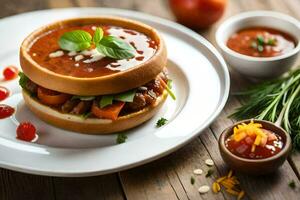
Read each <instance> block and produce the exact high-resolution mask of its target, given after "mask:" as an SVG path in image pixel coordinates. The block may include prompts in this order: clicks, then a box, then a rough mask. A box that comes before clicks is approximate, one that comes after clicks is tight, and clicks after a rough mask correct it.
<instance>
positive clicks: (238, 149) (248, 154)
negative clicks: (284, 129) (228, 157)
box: [225, 129, 284, 159]
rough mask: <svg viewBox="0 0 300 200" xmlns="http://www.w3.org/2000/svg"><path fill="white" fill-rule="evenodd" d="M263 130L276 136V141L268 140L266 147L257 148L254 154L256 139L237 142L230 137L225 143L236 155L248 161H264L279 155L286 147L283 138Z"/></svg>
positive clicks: (247, 138)
mask: <svg viewBox="0 0 300 200" xmlns="http://www.w3.org/2000/svg"><path fill="white" fill-rule="evenodd" d="M262 130H263V131H266V132H268V133H271V134H273V135H274V136H276V139H274V140H268V141H267V143H266V145H265V146H264V147H262V146H256V148H255V151H254V152H252V151H251V147H252V143H253V141H254V140H255V138H249V137H246V138H245V139H243V140H241V141H239V142H237V141H235V140H234V139H233V138H232V137H228V138H227V139H226V141H225V146H226V148H227V149H228V150H229V151H230V152H231V153H233V154H234V155H236V156H238V157H241V158H247V159H263V158H269V157H272V156H274V155H276V154H278V153H279V152H280V151H281V150H282V148H283V146H284V143H283V140H282V138H281V137H280V136H279V135H277V134H275V133H274V132H272V131H269V130H265V129H262Z"/></svg>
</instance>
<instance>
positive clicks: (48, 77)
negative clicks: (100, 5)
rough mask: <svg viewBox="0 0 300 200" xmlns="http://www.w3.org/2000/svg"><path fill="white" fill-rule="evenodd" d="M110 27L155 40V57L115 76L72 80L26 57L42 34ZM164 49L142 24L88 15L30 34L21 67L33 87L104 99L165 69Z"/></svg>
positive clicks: (22, 50)
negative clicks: (80, 26) (86, 26)
mask: <svg viewBox="0 0 300 200" xmlns="http://www.w3.org/2000/svg"><path fill="white" fill-rule="evenodd" d="M93 23H102V24H111V25H115V26H123V27H125V28H129V29H133V30H136V31H138V32H141V33H144V34H146V35H148V36H149V37H152V38H153V39H155V40H157V43H158V45H157V49H156V51H155V53H154V54H153V55H152V56H151V57H150V58H149V59H148V60H146V61H145V62H143V63H141V64H138V65H135V66H133V67H131V68H129V69H126V70H124V71H120V72H117V73H113V74H109V75H105V76H96V77H75V76H69V75H63V74H59V73H56V72H53V71H51V70H49V69H47V68H45V67H42V66H41V64H40V63H38V62H36V61H35V60H34V59H33V58H32V56H31V55H30V54H29V52H28V49H29V48H30V47H31V45H32V43H34V42H35V40H36V39H37V38H38V37H40V36H41V35H42V34H44V33H45V32H48V31H51V30H53V29H55V28H60V27H64V26H72V25H74V24H75V25H78V24H93ZM166 63H167V49H166V45H165V43H164V40H163V38H162V36H161V35H160V34H159V33H158V31H157V30H156V29H154V28H153V27H151V26H149V25H147V24H144V23H142V22H139V21H136V20H132V19H128V18H121V17H117V16H111V15H98V16H95V15H91V16H86V17H74V18H68V19H62V20H58V21H54V22H52V23H50V24H46V25H43V26H41V27H39V28H37V29H36V30H34V31H33V32H31V33H30V34H29V35H28V36H27V37H26V38H25V39H24V40H23V42H22V44H21V47H20V65H21V68H22V70H23V72H24V73H25V74H26V76H28V77H29V78H30V79H31V80H33V81H34V82H35V83H37V84H39V85H41V86H43V87H45V88H49V89H52V90H55V91H59V92H64V93H70V94H74V95H86V96H89V95H105V94H114V93H119V92H124V91H127V90H130V89H133V88H136V87H138V86H141V85H143V84H145V83H147V82H149V81H151V80H152V79H154V78H155V77H156V76H157V75H158V74H159V73H160V72H161V71H162V70H163V68H164V67H165V66H166Z"/></svg>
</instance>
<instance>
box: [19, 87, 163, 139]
mask: <svg viewBox="0 0 300 200" xmlns="http://www.w3.org/2000/svg"><path fill="white" fill-rule="evenodd" d="M22 93H23V97H24V101H25V103H26V105H27V106H28V107H29V109H30V110H31V111H32V112H33V113H34V114H35V115H37V116H38V117H39V118H40V119H42V120H43V121H45V122H47V123H49V124H52V125H54V126H57V127H60V128H62V129H66V130H70V131H75V132H80V133H85V134H98V135H101V134H109V133H115V132H119V131H124V130H127V129H130V128H133V127H136V126H138V125H140V124H142V123H143V122H145V121H147V120H149V119H150V118H152V117H153V116H154V115H155V113H157V112H158V110H159V109H160V108H161V106H162V105H163V103H164V102H165V100H166V99H167V96H168V93H167V92H166V91H164V93H163V94H162V95H161V96H159V97H158V98H157V100H156V102H155V104H154V105H153V106H148V107H146V108H144V109H142V110H140V111H137V112H134V113H130V114H128V115H125V116H121V117H119V118H118V119H117V120H114V121H113V120H110V119H98V118H87V119H83V118H82V117H80V116H76V115H72V114H64V113H61V112H58V111H57V110H55V109H52V108H51V107H49V106H46V105H43V104H41V103H39V102H38V101H37V100H36V99H34V98H32V97H30V95H29V94H28V93H27V92H25V91H24V90H23V92H22Z"/></svg>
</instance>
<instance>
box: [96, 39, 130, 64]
mask: <svg viewBox="0 0 300 200" xmlns="http://www.w3.org/2000/svg"><path fill="white" fill-rule="evenodd" d="M96 47H97V50H98V51H99V52H100V53H102V54H104V55H105V56H107V57H110V58H114V59H127V58H132V57H133V56H134V51H135V50H134V48H133V47H132V46H131V45H130V44H127V43H126V42H124V41H123V40H121V39H119V38H117V37H114V36H105V37H103V38H102V40H101V41H100V42H99V43H98V44H97V45H96Z"/></svg>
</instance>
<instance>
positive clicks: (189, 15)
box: [169, 0, 227, 29]
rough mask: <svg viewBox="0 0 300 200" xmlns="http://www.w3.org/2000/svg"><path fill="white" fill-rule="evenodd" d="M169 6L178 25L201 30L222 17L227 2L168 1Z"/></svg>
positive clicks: (223, 0)
mask: <svg viewBox="0 0 300 200" xmlns="http://www.w3.org/2000/svg"><path fill="white" fill-rule="evenodd" d="M169 4H170V6H171V10H172V11H173V13H174V15H175V17H176V18H177V21H178V22H179V23H181V24H183V25H185V26H187V27H189V28H192V29H202V28H207V27H209V26H210V25H212V24H213V23H215V22H216V21H217V20H218V19H220V18H221V17H222V15H223V13H224V10H225V7H226V5H227V0H169Z"/></svg>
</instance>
